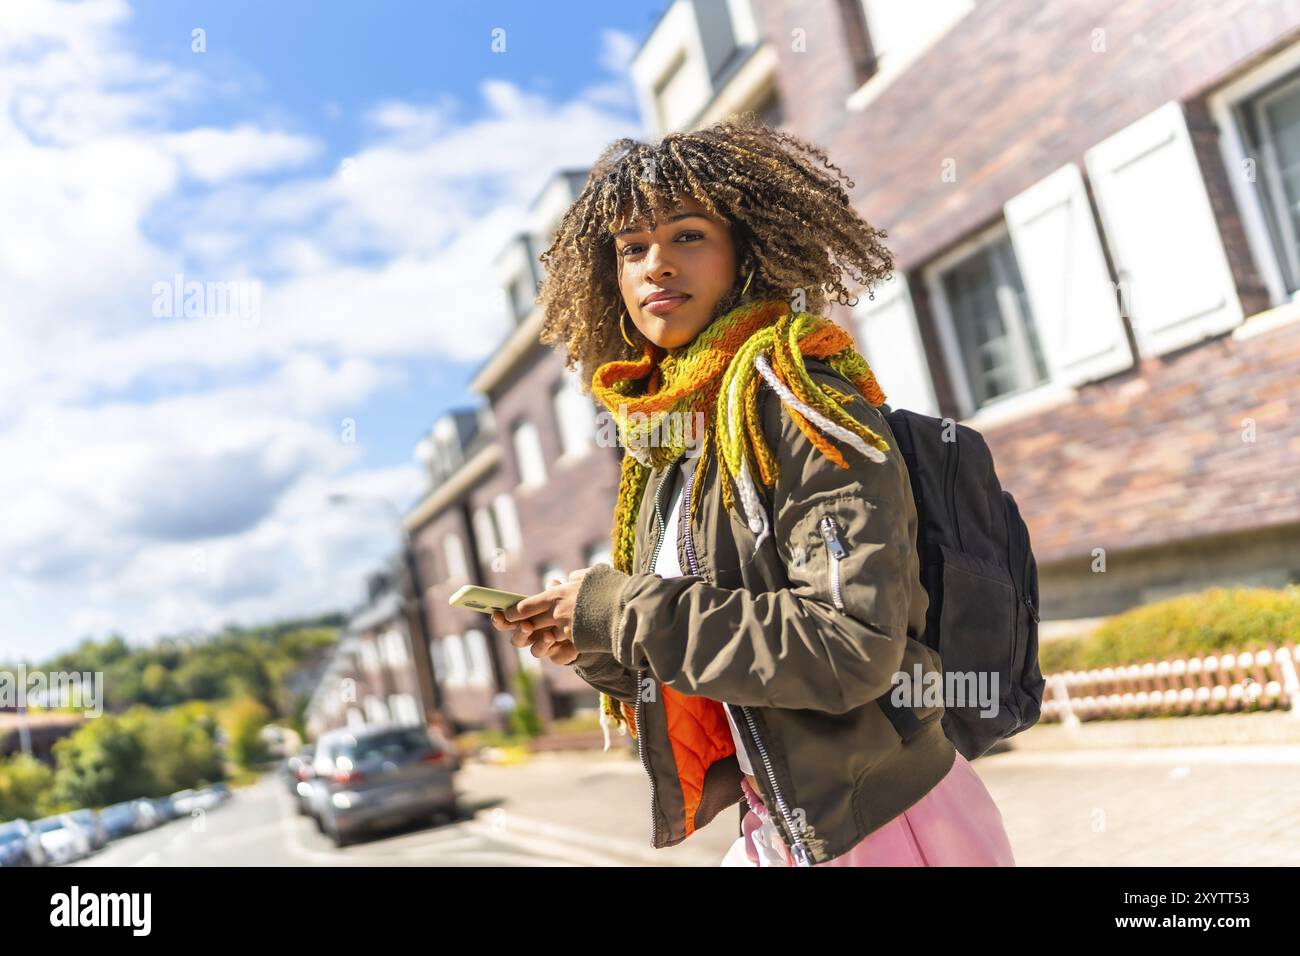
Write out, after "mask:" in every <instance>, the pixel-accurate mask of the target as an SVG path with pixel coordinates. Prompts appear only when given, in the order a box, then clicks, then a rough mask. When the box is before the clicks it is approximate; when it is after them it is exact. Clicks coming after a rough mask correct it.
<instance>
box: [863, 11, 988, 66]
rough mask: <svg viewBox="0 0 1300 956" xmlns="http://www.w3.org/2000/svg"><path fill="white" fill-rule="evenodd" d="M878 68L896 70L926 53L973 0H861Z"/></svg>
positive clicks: (962, 15) (959, 17)
mask: <svg viewBox="0 0 1300 956" xmlns="http://www.w3.org/2000/svg"><path fill="white" fill-rule="evenodd" d="M861 3H862V13H863V16H864V17H865V18H866V24H867V33H868V34H869V36H870V39H871V51H872V53H873V54H874V57H875V64H876V68H877V69H878V70H880V71H882V72H883V71H886V70H888V71H889V72H891V73H892V72H897V71H898V70H901V69H905V68H906V67H907V65H908V64H909V63H911V62H912V61H913V60H915V59H916V58H917V57H919V56H920V55H921V54H922V53H924V52H925V51H926V50H927V49H928V48H929V47H930V45H931V44H933V43H934V42H935V40H937V39H939V37H941V36H942V35H943V34H944V33H945V32H947V30H948V27H950V26H952V25H953V24H954V23H956V22H957V21H958V20H960V19H961V18H962V17H964V16H965V15H966V14H967V13H969V12H970V11H971V9H972V8H973V7H974V0H930V2H929V3H925V4H914V3H900V2H898V0H861Z"/></svg>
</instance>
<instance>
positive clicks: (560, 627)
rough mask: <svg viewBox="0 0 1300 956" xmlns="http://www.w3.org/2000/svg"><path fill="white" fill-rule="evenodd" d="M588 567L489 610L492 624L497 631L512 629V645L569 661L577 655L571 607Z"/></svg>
mask: <svg viewBox="0 0 1300 956" xmlns="http://www.w3.org/2000/svg"><path fill="white" fill-rule="evenodd" d="M589 570H590V568H579V569H578V570H577V571H574V572H573V573H572V574H570V575H569V580H568V581H559V580H553V581H552V582H551V586H550V587H548V588H547V589H546V590H545V591H542V592H540V593H539V594H534V595H532V596H531V597H526V598H524V599H523V600H521V601H520V602H519V603H518V604H516V605H515V606H514V607H512V608H509V609H507V610H506V611H504V612H503V611H493V612H492V626H493V627H495V628H496V629H497V630H499V631H514V634H513V636H512V637H511V638H510V643H511V644H513V645H514V646H515V647H524V646H528V645H531V650H532V654H533V656H534V657H537V658H543V657H545V658H547V659H549V660H550V661H552V662H553V663H556V664H572V663H573V662H574V661H575V660H577V658H578V649H577V648H576V647H574V645H573V609H574V606H575V605H576V604H577V599H578V591H579V589H581V587H582V579H583V578H584V577H585V576H586V574H587V572H588V571H589Z"/></svg>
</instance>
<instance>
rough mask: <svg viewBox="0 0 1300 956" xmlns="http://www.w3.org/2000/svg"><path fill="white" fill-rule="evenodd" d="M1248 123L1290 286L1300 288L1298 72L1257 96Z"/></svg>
mask: <svg viewBox="0 0 1300 956" xmlns="http://www.w3.org/2000/svg"><path fill="white" fill-rule="evenodd" d="M1245 112H1246V115H1247V116H1248V119H1249V126H1248V127H1247V128H1248V129H1249V130H1250V132H1251V134H1252V138H1253V140H1254V141H1255V142H1256V143H1258V144H1259V158H1260V163H1259V169H1258V177H1259V183H1260V189H1261V191H1262V192H1263V194H1264V197H1265V199H1266V202H1265V203H1264V210H1265V214H1266V216H1267V219H1268V226H1269V230H1270V232H1271V234H1272V238H1273V243H1274V245H1275V246H1276V247H1277V249H1278V252H1279V259H1280V260H1281V265H1282V273H1283V276H1284V277H1285V281H1286V289H1287V292H1295V291H1296V290H1297V289H1300V76H1296V77H1293V78H1292V79H1291V80H1290V81H1288V82H1286V83H1284V84H1283V85H1281V86H1280V87H1277V88H1276V89H1274V90H1272V91H1270V92H1267V93H1264V94H1263V95H1261V96H1258V97H1256V98H1255V99H1254V100H1253V101H1252V102H1251V103H1250V104H1249V106H1248V107H1247V108H1246V110H1245Z"/></svg>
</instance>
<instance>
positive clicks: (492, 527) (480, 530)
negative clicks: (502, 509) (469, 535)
mask: <svg viewBox="0 0 1300 956" xmlns="http://www.w3.org/2000/svg"><path fill="white" fill-rule="evenodd" d="M470 523H471V524H472V525H473V526H474V543H475V544H476V545H478V553H479V558H480V559H481V560H483V561H491V560H492V559H493V558H494V557H496V553H497V549H499V548H500V547H501V539H500V537H498V535H497V526H496V520H495V519H494V518H493V517H492V512H491V510H490V509H488V508H486V507H483V506H480V507H478V508H475V509H474V516H473V517H472V518H470Z"/></svg>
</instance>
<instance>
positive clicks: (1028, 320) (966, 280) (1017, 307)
mask: <svg viewBox="0 0 1300 956" xmlns="http://www.w3.org/2000/svg"><path fill="white" fill-rule="evenodd" d="M938 278H939V287H940V294H941V296H942V299H943V304H944V306H945V307H946V311H947V314H948V318H949V320H950V323H951V325H952V331H953V332H954V333H955V339H956V347H957V350H958V357H959V360H960V364H961V367H962V370H963V371H964V373H965V377H966V381H967V384H968V385H969V387H970V395H971V400H972V402H973V404H974V407H975V408H976V409H978V408H981V407H983V406H984V405H986V404H987V403H989V402H991V401H993V400H994V399H997V398H1000V397H1002V396H1005V395H1010V394H1012V393H1014V392H1019V391H1023V390H1025V389H1028V388H1032V387H1033V386H1035V385H1037V384H1039V383H1041V382H1044V381H1046V380H1047V375H1048V373H1047V364H1046V362H1045V361H1044V358H1043V352H1042V347H1041V346H1040V344H1039V341H1038V332H1037V329H1036V328H1035V326H1034V319H1033V315H1032V313H1031V311H1030V308H1029V300H1028V298H1027V297H1026V295H1025V289H1024V286H1023V284H1022V283H1021V280H1020V270H1019V268H1018V267H1017V265H1016V258H1015V255H1014V254H1013V253H1012V250H1011V242H1010V239H1009V238H1008V236H1007V234H1006V232H1005V231H1003V230H998V232H997V233H996V235H995V236H994V237H993V238H992V239H990V240H985V241H983V242H981V243H980V244H979V245H978V247H977V248H976V249H975V250H974V251H973V252H972V253H970V254H968V255H966V256H965V257H964V258H962V259H961V260H960V261H958V262H957V263H955V264H953V265H950V266H948V267H946V268H944V269H942V271H941V272H940V273H939V277H938Z"/></svg>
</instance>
